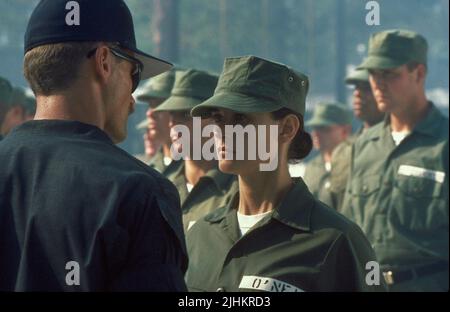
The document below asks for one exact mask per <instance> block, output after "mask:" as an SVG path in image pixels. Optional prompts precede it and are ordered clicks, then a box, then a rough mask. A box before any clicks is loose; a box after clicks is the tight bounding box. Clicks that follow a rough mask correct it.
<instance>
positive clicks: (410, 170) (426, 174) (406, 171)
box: [398, 165, 445, 183]
mask: <svg viewBox="0 0 450 312" xmlns="http://www.w3.org/2000/svg"><path fill="white" fill-rule="evenodd" d="M398 174H400V175H404V176H408V177H416V178H423V179H429V180H433V181H436V182H438V183H444V180H445V172H442V171H434V170H429V169H425V168H420V167H415V166H408V165H401V166H400V168H398Z"/></svg>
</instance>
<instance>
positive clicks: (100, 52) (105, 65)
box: [94, 45, 114, 84]
mask: <svg viewBox="0 0 450 312" xmlns="http://www.w3.org/2000/svg"><path fill="white" fill-rule="evenodd" d="M94 62H95V73H96V75H97V77H98V78H99V79H100V82H101V83H103V84H106V82H107V81H108V80H109V78H110V77H111V75H112V72H113V66H114V60H113V57H112V54H111V53H109V49H108V47H107V46H106V45H101V46H99V47H98V48H97V50H96V51H95V54H94Z"/></svg>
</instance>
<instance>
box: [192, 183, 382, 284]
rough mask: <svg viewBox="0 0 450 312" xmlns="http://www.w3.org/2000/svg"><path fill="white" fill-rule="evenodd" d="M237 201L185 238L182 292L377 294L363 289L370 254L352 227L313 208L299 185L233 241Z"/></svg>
mask: <svg viewBox="0 0 450 312" xmlns="http://www.w3.org/2000/svg"><path fill="white" fill-rule="evenodd" d="M238 200H239V194H236V196H235V197H234V199H233V200H232V201H231V202H230V204H229V205H228V206H226V207H223V208H221V209H218V210H216V211H214V212H213V213H210V214H209V215H207V216H206V217H205V218H203V219H202V220H200V221H198V222H197V223H196V224H195V225H194V226H193V227H192V229H191V230H190V231H189V232H188V233H187V238H186V239H187V245H188V253H189V258H190V263H189V268H188V271H187V273H186V282H187V285H188V288H189V290H190V291H218V290H219V291H231V292H234V291H258V290H259V291H279V292H288V291H289V292H291V291H382V290H384V284H383V281H382V278H379V281H380V285H373V286H369V285H368V284H367V283H366V274H367V273H368V271H366V268H365V267H366V264H367V263H368V262H370V261H374V260H375V255H374V253H373V250H372V248H371V246H370V244H369V242H368V241H367V239H366V238H365V236H364V234H363V233H362V232H361V230H360V229H359V227H358V226H356V225H355V224H354V223H352V222H350V221H349V220H347V219H346V218H344V217H343V216H341V215H339V214H338V213H337V212H336V211H334V210H332V209H331V208H328V207H326V206H325V205H323V204H322V203H320V202H319V201H317V200H315V199H314V197H313V196H312V194H311V193H310V192H309V191H308V189H307V187H306V185H305V184H304V182H303V181H302V180H300V181H298V183H296V184H295V185H293V187H292V189H291V190H290V191H289V192H288V193H287V195H286V196H285V197H284V199H283V200H282V201H281V203H280V205H279V206H278V207H277V208H276V209H275V210H274V211H273V212H272V213H271V214H269V215H268V216H266V217H265V218H264V219H262V220H261V221H260V222H258V223H257V224H256V225H255V226H254V227H253V228H252V229H250V230H249V231H248V232H247V233H246V234H245V235H244V236H242V237H241V236H240V231H239V224H238V221H237V212H236V208H237V203H238Z"/></svg>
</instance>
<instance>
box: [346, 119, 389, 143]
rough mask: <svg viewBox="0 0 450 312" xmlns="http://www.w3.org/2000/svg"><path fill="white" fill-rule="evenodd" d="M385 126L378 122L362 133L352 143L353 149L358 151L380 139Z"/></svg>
mask: <svg viewBox="0 0 450 312" xmlns="http://www.w3.org/2000/svg"><path fill="white" fill-rule="evenodd" d="M384 127H385V124H384V122H380V123H378V124H376V125H374V126H372V127H370V128H368V129H366V130H365V131H364V132H362V133H361V134H360V135H359V136H358V137H357V138H356V139H355V140H354V142H353V146H354V148H355V149H360V148H363V147H364V146H366V145H367V144H368V143H370V142H372V141H374V140H378V139H380V138H381V135H382V133H383V131H384V130H385V129H384Z"/></svg>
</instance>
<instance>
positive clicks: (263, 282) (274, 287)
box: [239, 275, 304, 292]
mask: <svg viewBox="0 0 450 312" xmlns="http://www.w3.org/2000/svg"><path fill="white" fill-rule="evenodd" d="M239 288H245V289H255V290H262V291H269V292H303V291H304V290H302V289H300V288H298V287H295V286H293V285H291V284H288V283H285V282H282V281H279V280H277V279H274V278H270V277H261V276H251V275H244V276H243V277H242V280H241V283H240V284H239Z"/></svg>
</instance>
